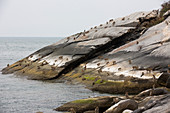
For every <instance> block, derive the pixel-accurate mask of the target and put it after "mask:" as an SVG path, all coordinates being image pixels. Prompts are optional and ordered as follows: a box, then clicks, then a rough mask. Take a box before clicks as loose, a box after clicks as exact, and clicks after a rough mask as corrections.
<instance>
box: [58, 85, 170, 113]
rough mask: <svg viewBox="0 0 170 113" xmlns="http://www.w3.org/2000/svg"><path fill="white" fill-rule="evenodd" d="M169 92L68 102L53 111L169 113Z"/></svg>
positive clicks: (155, 91) (154, 90)
mask: <svg viewBox="0 0 170 113" xmlns="http://www.w3.org/2000/svg"><path fill="white" fill-rule="evenodd" d="M169 100H170V92H169V91H167V90H166V89H165V88H156V89H148V90H145V91H143V92H141V93H139V94H137V95H133V96H129V95H127V94H126V96H119V97H115V96H104V97H94V98H88V99H82V100H75V101H72V102H68V103H66V104H64V105H62V106H60V107H58V108H56V109H55V110H57V111H69V112H72V113H103V112H104V113H143V112H144V113H169V112H170V109H169V108H168V106H169V105H170V101H169Z"/></svg>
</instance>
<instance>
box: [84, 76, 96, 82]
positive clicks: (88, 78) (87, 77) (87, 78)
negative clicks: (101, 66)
mask: <svg viewBox="0 0 170 113" xmlns="http://www.w3.org/2000/svg"><path fill="white" fill-rule="evenodd" d="M84 78H85V79H86V80H92V81H94V80H95V79H96V77H94V76H89V75H85V76H84Z"/></svg>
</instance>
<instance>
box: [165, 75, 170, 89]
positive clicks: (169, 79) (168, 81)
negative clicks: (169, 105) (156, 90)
mask: <svg viewBox="0 0 170 113" xmlns="http://www.w3.org/2000/svg"><path fill="white" fill-rule="evenodd" d="M166 87H167V88H170V76H169V78H168V80H167V81H166Z"/></svg>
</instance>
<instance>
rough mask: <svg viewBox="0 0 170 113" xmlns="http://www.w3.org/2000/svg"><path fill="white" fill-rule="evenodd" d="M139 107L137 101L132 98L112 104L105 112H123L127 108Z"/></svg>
mask: <svg viewBox="0 0 170 113" xmlns="http://www.w3.org/2000/svg"><path fill="white" fill-rule="evenodd" d="M137 108H138V104H137V102H135V101H134V100H131V99H126V100H121V101H120V102H118V103H116V104H115V105H113V106H111V107H110V108H109V109H107V110H106V111H105V113H122V112H123V111H124V110H126V109H130V110H135V109H137Z"/></svg>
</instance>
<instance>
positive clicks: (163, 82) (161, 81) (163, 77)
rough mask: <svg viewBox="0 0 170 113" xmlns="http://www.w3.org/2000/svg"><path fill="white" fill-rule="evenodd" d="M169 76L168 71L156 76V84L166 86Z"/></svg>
mask: <svg viewBox="0 0 170 113" xmlns="http://www.w3.org/2000/svg"><path fill="white" fill-rule="evenodd" d="M169 77H170V74H169V73H163V74H162V75H161V76H160V77H159V78H158V81H157V82H158V84H160V85H162V86H166V83H167V80H168V78H169Z"/></svg>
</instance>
